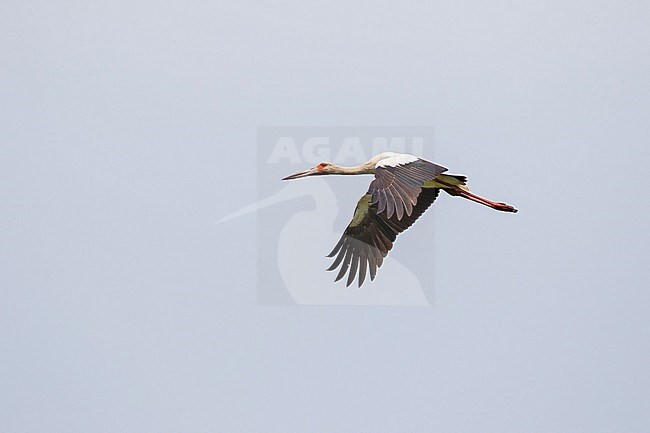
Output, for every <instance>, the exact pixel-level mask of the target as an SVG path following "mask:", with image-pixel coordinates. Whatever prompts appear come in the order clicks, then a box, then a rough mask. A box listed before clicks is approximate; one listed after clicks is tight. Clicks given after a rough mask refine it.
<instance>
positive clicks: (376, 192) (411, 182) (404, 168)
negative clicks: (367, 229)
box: [368, 154, 447, 220]
mask: <svg viewBox="0 0 650 433" xmlns="http://www.w3.org/2000/svg"><path fill="white" fill-rule="evenodd" d="M445 171H447V168H446V167H443V166H441V165H438V164H434V163H433V162H429V161H427V160H425V159H421V158H417V157H415V156H411V155H404V154H396V155H395V156H391V157H389V158H384V159H382V160H381V161H379V162H378V163H377V165H376V166H375V179H374V180H373V181H372V182H371V183H370V188H369V189H368V194H371V195H372V200H371V202H370V203H371V204H377V205H378V206H377V213H383V212H384V211H385V212H386V216H387V217H388V218H389V219H390V218H392V217H393V214H397V219H398V220H401V219H402V217H403V216H404V214H406V215H407V216H410V215H411V213H412V212H413V208H414V206H416V203H417V200H418V197H419V195H420V192H421V191H422V185H423V184H424V182H426V181H428V180H433V179H435V177H436V176H438V175H439V174H441V173H444V172H445Z"/></svg>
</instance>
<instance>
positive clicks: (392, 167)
mask: <svg viewBox="0 0 650 433" xmlns="http://www.w3.org/2000/svg"><path fill="white" fill-rule="evenodd" d="M446 171H447V168H446V167H443V166H441V165H438V164H435V163H433V162H430V161H427V160H425V159H422V158H418V157H416V156H413V155H409V154H404V153H394V152H383V153H380V154H378V155H376V156H374V157H372V158H370V160H368V162H366V163H364V164H361V165H358V166H355V167H342V166H339V165H336V164H331V163H329V162H321V163H320V164H318V165H317V166H315V167H312V168H310V169H308V170H305V171H301V172H298V173H295V174H292V175H290V176H287V177H285V178H283V179H282V180H291V179H298V178H301V177H307V176H323V175H328V174H341V175H356V174H374V175H375V178H374V179H373V181H372V182H370V187H369V188H368V192H366V193H365V194H364V195H363V196H362V197H361V199H360V200H359V202H358V203H357V207H356V209H355V210H354V215H353V216H352V221H350V224H349V225H348V227H347V228H346V229H345V231H344V232H343V235H342V236H341V239H340V240H339V242H338V243H337V244H336V246H335V247H334V249H333V250H332V252H331V253H330V254H329V255H328V257H330V258H334V257H335V258H334V262H333V263H332V265H331V266H330V267H329V269H327V270H328V271H333V270H335V269H336V268H338V267H339V266H340V270H339V273H338V275H337V276H336V279H335V281H339V280H340V279H341V278H343V277H344V276H345V274H346V273H347V274H348V278H347V283H346V286H349V285H350V284H352V282H353V281H354V279H355V276H356V275H358V284H359V287H361V285H362V284H363V282H364V281H365V279H366V274H367V273H369V274H370V279H371V280H374V279H375V276H376V275H377V269H378V268H379V267H380V266H381V265H382V263H383V261H384V258H386V256H387V255H388V252H389V251H390V250H391V249H392V248H393V242H395V239H396V238H397V235H398V234H400V233H402V232H403V231H405V230H406V229H408V228H409V227H411V225H413V223H414V222H415V221H416V220H417V219H418V218H419V217H420V215H422V214H423V213H424V211H426V210H427V209H428V208H429V206H431V204H432V203H433V201H434V200H435V199H436V197H438V193H439V192H440V190H443V191H445V192H446V193H448V194H450V195H452V196H457V197H463V198H466V199H468V200H471V201H473V202H476V203H479V204H482V205H484V206H488V207H491V208H492V209H495V210H498V211H502V212H513V213H515V212H517V209H515V208H514V207H512V206H510V205H509V204H506V203H501V202H494V201H492V200H488V199H486V198H483V197H481V196H478V195H476V194H474V193H472V192H471V191H470V190H469V188H468V187H467V185H466V182H467V178H466V177H465V176H460V175H452V174H444V173H445V172H446Z"/></svg>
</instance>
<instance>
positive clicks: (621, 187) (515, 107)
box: [0, 1, 650, 433]
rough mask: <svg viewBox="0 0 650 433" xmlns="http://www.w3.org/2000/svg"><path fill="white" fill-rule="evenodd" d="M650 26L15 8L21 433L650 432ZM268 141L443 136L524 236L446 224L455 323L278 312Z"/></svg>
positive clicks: (465, 209) (447, 309)
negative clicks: (410, 133)
mask: <svg viewBox="0 0 650 433" xmlns="http://www.w3.org/2000/svg"><path fill="white" fill-rule="evenodd" d="M648 22H650V3H648V2H645V1H617V2H614V1H611V2H605V1H575V2H570V4H567V2H563V1H553V2H551V1H541V2H540V1H524V2H522V1H497V2H480V1H461V2H458V1H455V2H435V1H434V2H425V1H422V2H415V1H407V2H400V3H399V5H398V4H397V3H395V2H366V1H360V2H351V1H327V2H289V1H280V2H274V3H263V4H252V3H243V2H216V1H213V2H172V1H161V2H147V1H129V2H126V1H111V2H104V3H101V4H100V3H98V2H82V1H78V2H75V1H67V2H63V1H47V2H45V1H43V2H35V1H21V2H18V1H5V2H3V4H2V5H1V6H0V40H1V42H0V47H1V49H2V54H1V55H0V65H1V69H0V73H1V75H2V80H0V101H2V104H0V125H1V129H0V163H1V164H2V169H1V170H0V198H1V200H0V206H1V207H2V210H1V212H0V230H1V235H2V248H0V254H1V257H2V260H1V261H0V275H1V280H2V283H1V284H2V288H1V292H0V293H1V295H2V300H1V302H0V430H1V431H7V432H13V433H21V432H30V433H31V432H66V433H73V432H84V433H86V432H111V433H113V432H181V431H183V432H199V431H201V432H264V433H267V432H278V433H280V432H282V433H287V432H296V433H298V432H306V431H317V432H345V431H354V432H368V433H370V432H372V433H381V432H387V433H388V432H396V431H408V432H431V431H441V432H477V433H478V432H481V433H485V432H495V433H496V432H498V433H507V432H513V433H514V432H553V433H556V432H567V433H569V432H571V433H575V432H589V433H596V432H603V433H610V432H614V431H616V432H627V433H636V432H639V433H640V432H646V431H647V426H648V425H650V416H649V415H648V414H649V413H650V373H649V370H648V365H650V315H649V314H648V306H649V305H650V293H649V292H648V287H649V286H650V284H649V283H650V271H649V270H648V266H647V263H646V262H647V259H648V252H649V251H648V249H649V247H648V245H649V244H650V234H649V231H648V230H647V227H646V226H647V221H648V214H649V211H650V205H649V203H650V201H649V200H648V198H647V195H646V191H645V188H644V185H645V180H646V177H647V173H648V161H649V159H650V150H648V149H649V148H648V144H649V142H650V121H649V115H650V83H649V81H648V77H650V55H648V53H649V52H650V30H649V27H648ZM260 125H430V126H433V127H435V130H436V158H437V160H438V161H439V162H440V163H442V164H444V165H446V166H448V167H450V168H452V169H453V171H454V172H459V173H464V174H467V175H468V176H470V180H471V185H472V186H473V188H474V189H475V190H476V191H477V192H481V193H484V194H485V195H487V196H489V197H494V198H496V199H500V200H506V201H508V202H510V203H512V204H514V205H516V206H517V207H518V208H519V209H520V210H521V211H520V213H519V214H517V215H515V216H511V215H504V214H500V213H497V212H492V211H490V210H489V209H485V208H482V207H479V206H476V205H474V204H472V203H469V202H466V201H462V200H458V199H452V198H450V197H442V198H443V199H444V200H442V199H441V200H440V201H439V202H437V203H436V205H435V206H434V208H435V209H434V210H433V212H432V211H429V212H428V213H427V214H426V215H425V218H426V217H427V216H431V215H435V218H436V219H435V247H434V249H435V251H433V253H432V260H433V263H434V266H435V270H436V271H435V272H436V273H435V283H436V288H435V298H436V299H435V303H434V305H433V306H432V307H430V308H407V307H297V306H287V307H264V306H258V305H257V303H256V284H257V282H256V273H255V272H254V269H255V262H254V258H255V256H256V254H255V249H256V244H257V242H256V239H257V235H256V233H255V232H254V231H251V228H253V227H255V221H256V219H255V216H253V215H250V216H247V217H244V218H242V219H240V220H237V221H236V222H235V223H234V224H233V225H230V226H227V227H225V226H221V225H215V224H214V222H215V221H216V220H218V219H219V218H221V217H222V216H223V215H225V214H227V213H229V212H231V211H232V210H234V209H237V208H240V207H243V206H245V205H247V204H249V203H250V202H251V201H253V200H254V199H255V197H256V195H257V183H256V173H255V170H256V167H257V164H256V155H257V150H256V146H257V141H256V140H257V138H256V134H257V128H258V126H260ZM286 174H289V173H279V176H278V179H279V178H280V177H281V176H283V175H286ZM368 181H369V179H368V178H364V179H355V180H354V181H351V182H352V183H351V184H350V186H349V188H356V189H358V190H359V193H362V192H363V191H364V188H365V186H366V185H367V182H368ZM336 185H337V186H341V185H343V184H342V183H337V184H336ZM353 205H354V203H351V204H349V205H347V206H346V205H342V209H343V211H344V212H346V214H348V215H349V214H351V211H352V209H351V208H352V207H353ZM348 208H349V209H348ZM417 228H418V225H416V226H415V227H414V231H413V234H415V233H416V230H417ZM306 229H310V230H314V229H315V228H311V227H309V228H306ZM420 233H421V235H424V233H423V232H420ZM412 239H415V238H414V237H412ZM397 247H399V244H398V245H397ZM330 248H331V245H324V246H323V255H325V254H326V253H327V252H328V251H329V249H330ZM426 253H431V248H429V249H428V251H427V252H426ZM328 276H329V275H328ZM379 277H381V275H379ZM337 287H339V286H337ZM339 289H340V287H339ZM355 290H356V289H355ZM364 290H371V289H370V286H368V287H366V288H365V289H364ZM395 290H399V288H395Z"/></svg>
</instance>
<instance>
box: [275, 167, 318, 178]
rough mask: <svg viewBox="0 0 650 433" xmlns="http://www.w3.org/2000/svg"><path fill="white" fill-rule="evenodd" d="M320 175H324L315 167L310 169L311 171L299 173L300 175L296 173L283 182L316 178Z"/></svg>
mask: <svg viewBox="0 0 650 433" xmlns="http://www.w3.org/2000/svg"><path fill="white" fill-rule="evenodd" d="M319 174H322V173H320V172H319V171H318V170H317V169H316V167H313V168H310V169H309V170H305V171H299V172H298V173H294V174H292V175H289V176H287V177H283V178H282V180H291V179H299V178H301V177H307V176H314V175H319Z"/></svg>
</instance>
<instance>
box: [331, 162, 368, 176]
mask: <svg viewBox="0 0 650 433" xmlns="http://www.w3.org/2000/svg"><path fill="white" fill-rule="evenodd" d="M374 172H375V165H374V164H368V163H365V164H361V165H355V166H354V167H344V166H341V165H334V166H333V167H332V174H348V175H353V174H373V173H374Z"/></svg>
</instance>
